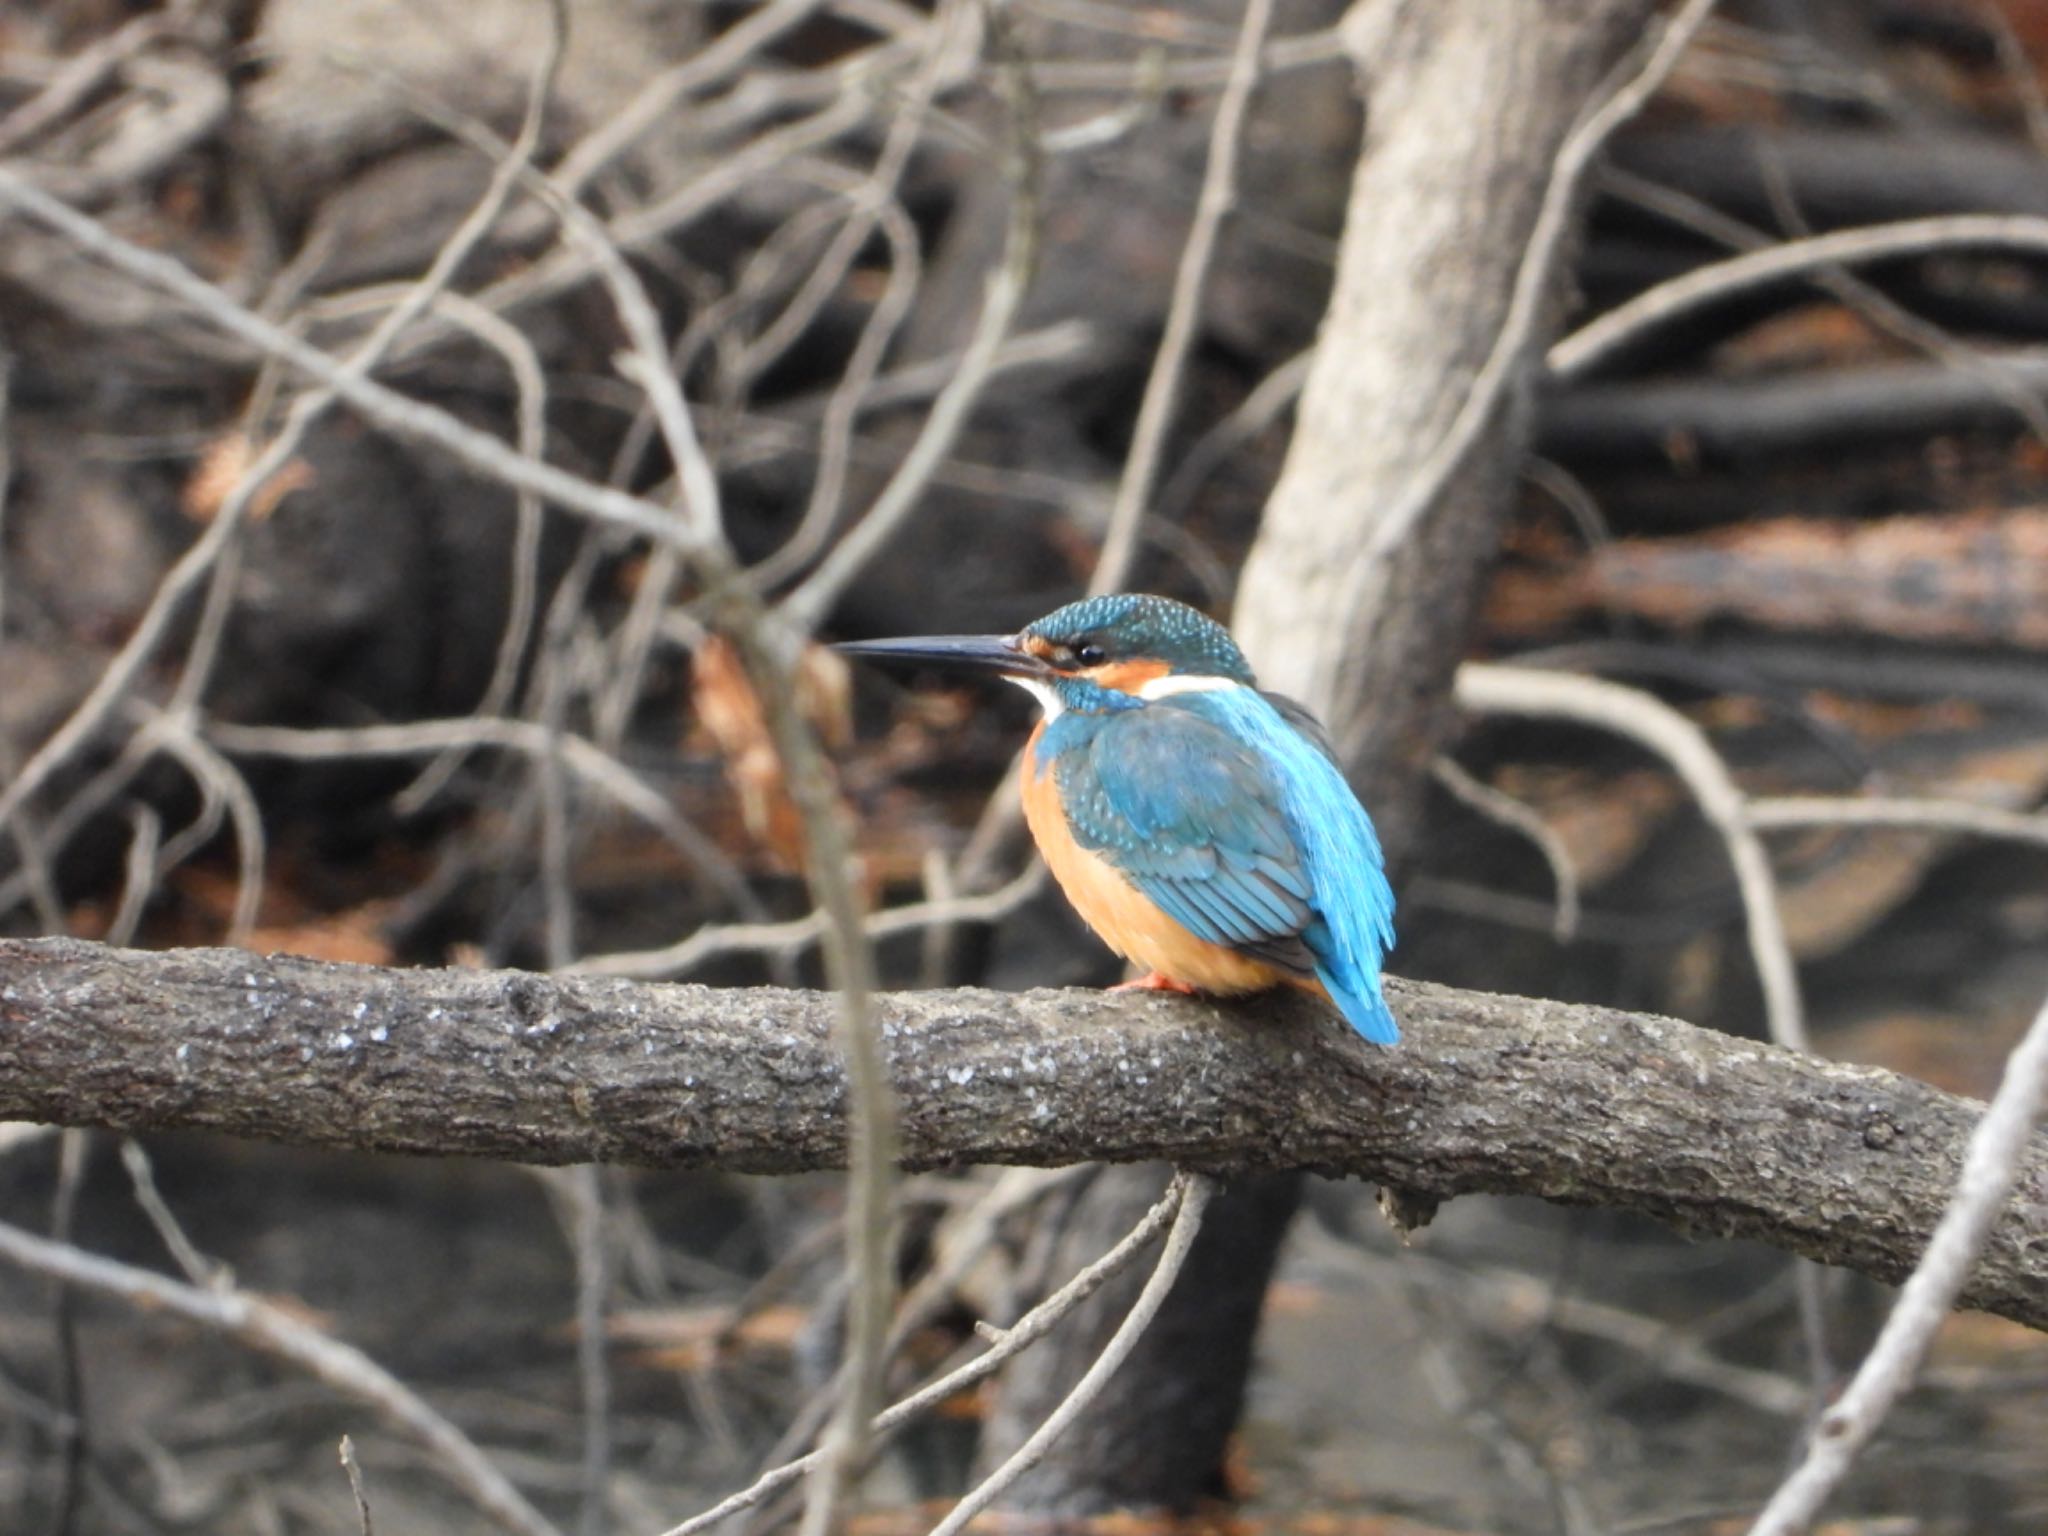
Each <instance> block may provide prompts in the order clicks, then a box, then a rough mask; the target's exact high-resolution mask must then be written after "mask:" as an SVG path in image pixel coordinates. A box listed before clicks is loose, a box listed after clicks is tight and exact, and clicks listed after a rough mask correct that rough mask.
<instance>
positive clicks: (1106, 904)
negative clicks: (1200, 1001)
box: [1024, 721, 1297, 995]
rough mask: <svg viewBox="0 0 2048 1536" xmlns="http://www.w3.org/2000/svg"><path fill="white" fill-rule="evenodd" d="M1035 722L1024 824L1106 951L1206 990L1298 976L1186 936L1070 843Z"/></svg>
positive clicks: (1242, 988)
mask: <svg viewBox="0 0 2048 1536" xmlns="http://www.w3.org/2000/svg"><path fill="white" fill-rule="evenodd" d="M1044 731H1045V722H1043V721H1040V722H1039V724H1038V727H1037V729H1035V730H1033V731H1032V733H1031V740H1030V741H1029V742H1028V743H1027V744H1026V745H1025V748H1024V820H1025V822H1026V824H1027V825H1029V826H1030V828H1031V836H1032V837H1033V838H1034V839H1035V840H1036V841H1037V843H1038V851H1039V852H1040V853H1042V854H1043V855H1044V856H1045V862H1046V865H1047V867H1048V868H1050V869H1051V870H1052V876H1053V879H1055V880H1057V881H1058V882H1059V884H1060V889H1061V890H1062V891H1064V892H1066V896H1067V900H1068V901H1070V902H1072V903H1073V904H1074V910H1075V911H1077V912H1079V913H1080V914H1081V918H1082V921H1084V922H1085V923H1087V924H1088V926H1089V927H1090V928H1093V929H1094V930H1095V932H1096V934H1097V936H1099V937H1100V938H1101V940H1102V942H1103V943H1105V944H1107V945H1108V946H1109V947H1110V948H1111V949H1113V950H1115V951H1116V952H1117V953H1118V954H1120V955H1122V956H1123V957H1124V958H1125V959H1126V960H1131V961H1134V962H1136V963H1137V964H1138V965H1140V966H1143V967H1144V968H1145V969H1146V970H1148V971H1157V972H1159V974H1160V975H1162V976H1167V977H1171V978H1172V979H1173V980H1175V981H1184V982H1186V983H1187V984H1188V985H1190V986H1194V987H1200V988H1201V989H1202V990H1203V991H1204V992H1217V993H1223V994H1226V995H1227V994H1232V993H1239V992H1260V991H1264V990H1265V989H1266V988H1267V987H1271V986H1277V985H1279V984H1280V983H1282V982H1294V981H1297V978H1295V977H1293V976H1291V975H1289V974H1288V973H1287V972H1285V971H1282V970H1280V969H1278V968H1277V967H1275V966H1272V965H1268V964H1267V963H1266V962H1265V961H1263V960H1258V959H1255V958H1253V957H1252V956H1250V955H1241V954H1239V953H1238V952H1237V951H1236V950H1234V949H1229V948H1226V947H1225V946H1224V945H1221V944H1212V943H1210V942H1209V941H1208V940H1207V939H1203V938H1198V937H1196V936H1195V935H1194V934H1192V933H1189V932H1188V931H1187V929H1185V928H1183V927H1182V926H1181V925H1180V924H1179V923H1178V922H1176V921H1175V920H1174V919H1173V918H1171V917H1169V916H1167V914H1166V913H1165V912H1163V911H1162V910H1160V908H1159V905H1158V904H1157V903H1156V902H1154V901H1153V900H1152V899H1151V898H1150V897H1149V896H1147V895H1146V894H1145V893H1144V892H1143V891H1141V890H1139V889H1138V887H1137V886H1136V885H1134V884H1132V882H1131V881H1130V880H1129V879H1128V878H1126V877H1125V875H1124V874H1123V872H1122V871H1121V870H1119V869H1118V868H1117V867H1116V866H1115V865H1114V864H1112V863H1110V862H1109V860H1108V859H1106V858H1104V857H1103V856H1102V855H1101V854H1099V853H1096V852H1094V851H1092V850H1090V849H1087V848H1083V847H1082V846H1081V845H1080V844H1079V843H1077V842H1076V841H1075V840H1074V833H1073V829H1072V828H1071V827H1070V826H1069V825H1068V822H1067V816H1066V812H1065V810H1064V809H1063V808H1062V807H1061V805H1060V790H1059V783H1058V775H1057V774H1056V773H1055V772H1054V770H1053V765H1052V764H1051V763H1046V764H1044V765H1043V766H1041V765H1040V763H1039V761H1038V741H1039V737H1040V736H1042V735H1043V734H1044Z"/></svg>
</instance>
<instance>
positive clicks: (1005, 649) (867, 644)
mask: <svg viewBox="0 0 2048 1536" xmlns="http://www.w3.org/2000/svg"><path fill="white" fill-rule="evenodd" d="M832 649H833V650H835V651H838V652H839V653H840V654H841V655H843V656H866V657H868V658H870V659H871V660H874V661H882V662H893V663H895V664H896V665H898V666H912V667H944V668H947V669H948V670H953V671H962V672H970V671H971V672H994V673H998V674H1000V675H1001V676H1004V677H1024V678H1052V677H1055V676H1057V675H1058V674H1057V673H1055V672H1054V671H1053V669H1052V668H1051V667H1050V666H1048V665H1047V664H1046V663H1045V662H1044V661H1043V660H1042V659H1041V658H1039V657H1037V656H1034V655H1032V654H1031V652H1029V651H1027V650H1025V649H1024V647H1023V645H1022V644H1021V643H1020V642H1019V640H1018V637H1017V636H1015V635H914V636H912V637H910V638H909V639H906V640H849V641H846V642H845V643H844V644H841V645H835V646H833V647H832Z"/></svg>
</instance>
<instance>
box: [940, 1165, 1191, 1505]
mask: <svg viewBox="0 0 2048 1536" xmlns="http://www.w3.org/2000/svg"><path fill="white" fill-rule="evenodd" d="M1215 1192H1216V1184H1215V1181H1214V1180H1213V1179H1209V1178H1206V1177H1204V1176H1202V1175H1200V1174H1196V1175H1193V1176H1192V1177H1190V1178H1189V1180H1188V1188H1187V1194H1186V1195H1185V1196H1184V1197H1183V1198H1182V1200H1181V1204H1180V1212H1179V1214H1177V1215H1176V1216H1175V1217H1174V1219H1173V1230H1172V1231H1171V1232H1169V1233H1168V1234H1167V1236H1166V1247H1165V1249H1164V1250H1163V1251H1162V1252H1161V1253H1160V1255H1159V1263H1158V1265H1157V1267H1156V1268H1154V1269H1153V1271H1152V1274H1151V1276H1150V1278H1148V1279H1147V1280H1146V1281H1145V1288H1144V1289H1143V1290H1141V1291H1140V1292H1139V1293H1138V1299H1137V1300H1136V1301H1134V1302H1132V1303H1131V1310H1130V1312H1129V1314H1128V1315H1127V1316H1126V1317H1125V1318H1124V1320H1123V1322H1122V1323H1121V1324H1119V1325H1118V1327H1117V1330H1116V1332H1115V1333H1114V1334H1112V1335H1111V1336H1110V1340H1109V1342H1108V1343H1107V1344H1105V1345H1104V1346H1103V1347H1102V1353H1101V1354H1099V1355H1097V1356H1096V1357H1095V1360H1094V1362H1093V1363H1092V1364H1091V1365H1090V1366H1089V1367H1088V1369H1087V1370H1086V1371H1085V1372H1084V1373H1083V1374H1082V1376H1081V1379H1080V1380H1079V1381H1077V1382H1075V1383H1074V1389H1073V1391H1071V1392H1069V1393H1068V1394H1067V1395H1066V1397H1065V1398H1064V1399H1062V1400H1061V1402H1060V1405H1059V1407H1057V1408H1055V1409H1054V1410H1053V1411H1052V1413H1051V1414H1050V1415H1048V1416H1047V1418H1046V1420H1045V1422H1044V1423H1043V1424H1041V1425H1039V1426H1038V1428H1036V1429H1035V1430H1033V1431H1032V1432H1031V1435H1030V1438H1028V1439H1027V1440H1025V1442H1024V1443H1023V1444H1022V1445H1020V1446H1018V1447H1017V1449H1016V1450H1015V1451H1013V1452H1012V1453H1011V1455H1010V1458H1009V1459H1008V1460H1007V1461H1005V1462H1004V1463H1003V1464H1002V1465H1001V1466H1000V1467H997V1468H996V1469H995V1471H994V1472H992V1473H990V1474H989V1476H988V1477H987V1478H986V1479H985V1480H984V1481H983V1482H982V1484H981V1485H980V1486H979V1487H978V1488H974V1489H972V1490H970V1491H969V1492H968V1493H967V1495H966V1496H965V1497H964V1498H962V1499H961V1500H960V1502H959V1503H958V1504H955V1505H954V1506H953V1508H952V1510H951V1511H950V1512H949V1513H948V1514H947V1515H946V1518H945V1519H943V1520H941V1521H940V1522H939V1523H938V1524H937V1525H936V1526H934V1527H933V1528H932V1536H959V1533H960V1532H961V1531H963V1530H964V1529H966V1527H967V1523H968V1521H970V1520H972V1519H973V1518H974V1517H975V1516H976V1515H978V1514H980V1513H981V1512H982V1511H983V1510H984V1509H987V1508H988V1507H989V1505H991V1504H993V1503H994V1502H995V1501H996V1500H997V1499H999V1498H1001V1497H1002V1496H1003V1493H1004V1491H1005V1490H1007V1489H1008V1488H1009V1487H1010V1485H1011V1484H1012V1483H1014V1482H1016V1481H1017V1479H1018V1478H1020V1477H1022V1476H1023V1475H1024V1474H1025V1473H1026V1472H1029V1471H1030V1470H1031V1469H1032V1468H1033V1467H1035V1466H1037V1465H1038V1464H1039V1462H1041V1461H1043V1460H1044V1459H1045V1455H1046V1452H1048V1451H1050V1450H1051V1449H1052V1447H1053V1445H1054V1444H1055V1443H1056V1442H1057V1441H1058V1440H1059V1438H1060V1436H1062V1435H1064V1434H1065V1433H1066V1432H1067V1431H1068V1430H1070V1429H1072V1428H1073V1427H1074V1421H1075V1420H1077V1419H1079V1418H1080V1417H1081V1415H1082V1414H1084V1413H1086V1412H1087V1411H1088V1405H1089V1404H1090V1403H1092V1402H1094V1401H1095V1399H1096V1397H1097V1396H1098V1395H1099V1394H1100V1393H1101V1391H1102V1389H1103V1387H1104V1386H1106V1385H1107V1384H1108V1382H1109V1378H1110V1377H1112V1376H1114V1375H1115V1374H1116V1373H1117V1371H1118V1369H1119V1368H1121V1367H1122V1365H1123V1363H1124V1361H1126V1360H1128V1359H1129V1358H1130V1355H1131V1351H1132V1350H1134V1349H1136V1348H1137V1346H1138V1340H1139V1339H1141V1338H1143V1337H1144V1335H1145V1330H1146V1329H1147V1328H1148V1327H1150V1326H1151V1324H1152V1319H1153V1318H1154V1317H1156V1316H1158V1314H1159V1309H1160V1307H1162V1306H1164V1305H1165V1303H1166V1296H1167V1293H1168V1292H1169V1291H1171V1290H1172V1289H1173V1283H1174V1281H1175V1280H1177V1279H1179V1278H1180V1271H1181V1266H1182V1265H1183V1264H1184V1263H1186V1261H1187V1256H1188V1250H1189V1249H1191V1248H1192V1247H1194V1245H1195V1238H1196V1237H1197V1236H1199V1235H1200V1233H1201V1230H1202V1213H1203V1211H1205V1210H1206V1209H1207V1208H1208V1205H1209V1197H1210V1196H1211V1195H1213V1194H1214V1193H1215Z"/></svg>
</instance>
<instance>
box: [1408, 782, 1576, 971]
mask: <svg viewBox="0 0 2048 1536" xmlns="http://www.w3.org/2000/svg"><path fill="white" fill-rule="evenodd" d="M1429 771H1430V775H1431V776H1432V777H1433V778H1434V779H1435V780H1436V781H1437V783H1439V784H1441V785H1442V786H1443V787H1444V788H1445V789H1446V790H1447V791H1449V793H1450V794H1451V795H1453V796H1454V797H1455V798H1456V799H1457V800H1458V802H1459V803H1460V804H1462V805H1465V806H1468V807H1470V808H1471V809H1472V810H1474V811H1477V812H1478V813H1479V814H1480V815H1481V816H1484V817H1485V818H1486V819H1487V820H1488V821H1491V822H1493V823H1495V824H1496V825H1498V826H1502V827H1505V828H1507V829H1508V830H1509V831H1510V832H1515V833H1518V834H1520V835H1521V836H1522V837H1523V838H1525V839H1527V841H1528V842H1529V843H1530V845H1531V846H1532V847H1534V848H1535V850H1536V851H1537V852H1538V853H1539V854H1541V855H1542V856H1543V862H1544V863H1545V864H1547V865H1548V866H1549V867H1550V882H1551V885H1552V887H1553V888H1554V889H1555V891H1556V899H1555V904H1554V906H1553V911H1554V913H1555V916H1554V917H1553V918H1552V920H1551V925H1550V934H1551V937H1552V938H1554V939H1556V940H1557V942H1558V943H1560V944H1569V943H1571V941H1572V938H1573V936H1574V935H1575V934H1576V933H1577V932H1578V930H1579V872H1578V870H1577V869H1576V868H1574V867H1573V865H1572V855H1571V850H1570V849H1569V848H1567V847H1565V844H1564V839H1563V838H1561V837H1559V836H1558V835H1557V833H1556V831H1555V830H1554V829H1553V828H1552V827H1551V825H1550V823H1549V822H1547V821H1545V820H1544V819H1543V818H1542V817H1541V816H1539V815H1537V814H1536V812H1535V811H1533V810H1532V809H1530V808H1529V807H1528V806H1527V805H1525V804H1523V803H1522V802H1521V801H1520V800H1517V799H1516V798H1515V797H1514V796H1513V795H1510V794H1507V793H1505V792H1504V791H1502V790H1498V789H1496V788H1494V787H1493V785H1491V784H1488V783H1487V782H1485V781H1484V780H1483V779H1479V778H1475V777H1474V776H1473V775H1472V774H1470V773H1468V772H1466V770H1465V768H1464V766H1463V765H1462V764H1460V763H1459V762H1458V761H1457V760H1456V759H1455V758H1451V757H1445V756H1438V757H1437V758H1436V760H1435V761H1434V762H1432V763H1431V764H1430V765H1429Z"/></svg>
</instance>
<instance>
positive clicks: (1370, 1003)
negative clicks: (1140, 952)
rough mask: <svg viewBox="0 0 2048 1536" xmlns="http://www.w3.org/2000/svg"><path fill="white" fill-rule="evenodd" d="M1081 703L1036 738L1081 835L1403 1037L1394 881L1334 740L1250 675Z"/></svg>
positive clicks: (1222, 937) (1043, 766)
mask: <svg viewBox="0 0 2048 1536" xmlns="http://www.w3.org/2000/svg"><path fill="white" fill-rule="evenodd" d="M1105 692H1107V690H1105ZM1075 702H1076V703H1077V704H1081V705H1084V706H1085V705H1086V704H1091V703H1092V704H1094V705H1095V707H1094V708H1087V707H1080V708H1063V709H1061V710H1060V711H1059V712H1058V713H1057V714H1056V715H1054V716H1053V718H1052V719H1051V720H1049V721H1048V722H1047V724H1046V725H1045V726H1044V727H1043V728H1042V731H1041V734H1040V736H1039V738H1038V741H1037V747H1036V771H1037V772H1040V773H1044V772H1050V773H1051V774H1052V775H1053V777H1054V779H1055V782H1056V784H1057V788H1058V795H1059V801H1060V808H1061V810H1062V812H1063V813H1064V816H1065V819H1066V822H1067V824H1068V826H1069V828H1070V829H1071V832H1072V836H1073V838H1074V840H1075V842H1076V843H1078V844H1079V846H1080V847H1081V848H1083V849H1086V850H1089V851H1090V852H1093V853H1096V854H1099V855H1100V856H1101V857H1102V858H1104V859H1105V860H1106V861H1107V862H1108V863H1110V864H1111V865H1113V866H1115V868H1116V869H1117V870H1118V871H1119V872H1120V873H1121V874H1122V876H1123V877H1124V878H1125V879H1126V880H1128V881H1129V882H1131V884H1132V885H1134V886H1135V887H1137V889H1138V890H1140V891H1141V892H1142V893H1143V894H1144V895H1145V896H1146V897H1147V898H1149V900H1150V901H1151V902H1153V903H1154V904H1156V905H1157V906H1158V907H1159V909H1160V910H1161V911H1163V912H1164V913H1165V914H1166V915H1167V916H1168V917H1169V918H1171V919H1172V920H1173V921H1174V922H1176V923H1178V924H1179V925H1180V926H1181V927H1182V928H1184V929H1185V930H1187V932H1188V933H1190V934H1192V935H1193V936H1195V937H1196V938H1198V939H1201V940H1204V941H1206V942H1208V943H1210V944H1215V945H1220V946H1223V947H1224V948H1226V949H1229V950H1231V951H1234V952H1236V953H1238V954H1243V955H1249V956H1252V957H1255V958H1257V959H1258V960H1260V961H1262V962H1264V963H1266V964H1267V965H1269V966H1271V967H1272V968H1273V969H1274V970H1275V971H1277V972H1279V973H1281V976H1282V977H1285V978H1301V977H1306V976H1313V977H1314V978H1315V979H1316V980H1317V981H1319V982H1320V983H1321V984H1322V987H1323V990H1325V991H1326V992H1327V993H1328V994H1329V997H1330V1000H1331V1001H1332V1002H1333V1003H1334V1004H1335V1005H1336V1006H1337V1008H1338V1010H1339V1011H1340V1012H1342V1013H1343V1015H1344V1017H1345V1018H1346V1019H1348V1020H1349V1021H1350V1022H1351V1024H1352V1026H1353V1027H1354V1028H1356V1029H1357V1030H1358V1032H1359V1033H1360V1034H1362V1035H1364V1036H1365V1038H1366V1039H1368V1040H1372V1041H1375V1042H1378V1043H1380V1044H1391V1043H1392V1042H1393V1041H1395V1040H1396V1039H1398V1038H1399V1033H1400V1032H1399V1030H1398V1029H1397V1028H1396V1026H1395V1023H1394V1018H1393V1015H1392V1014H1391V1013H1390V1012H1389V1011H1388V1009H1387V1005H1386V1001H1385V999H1384V997H1383V996H1382V994H1381V986H1380V974H1381V962H1382V959H1383V957H1384V956H1385V954H1386V952H1387V951H1388V950H1389V949H1390V948H1392V946H1393V942H1394V927H1393V923H1394V894H1393V891H1392V889H1391V888H1390V887H1389V885H1388V883H1387V877H1386V871H1385V866H1384V860H1383V858H1382V855H1381V851H1380V845H1379V839H1378V837H1377V836H1375V835H1374V832H1373V828H1372V822H1371V820H1370V819H1369V818H1368V817H1367V815H1366V812H1365V808H1364V807H1363V806H1362V805H1360V804H1359V801H1358V797H1357V796H1356V795H1355V794H1353V793H1352V791H1351V786H1350V785H1349V784H1347V783H1346V782H1345V780H1344V776H1343V775H1342V773H1340V772H1339V771H1338V768H1337V765H1336V763H1335V762H1334V761H1333V760H1332V759H1331V757H1330V756H1329V754H1328V752H1327V751H1326V749H1325V748H1324V747H1323V746H1322V744H1321V743H1320V742H1319V741H1317V740H1315V739H1313V738H1312V737H1311V736H1309V735H1308V734H1307V733H1306V732H1305V731H1304V729H1303V728H1302V726H1300V725H1298V724H1296V723H1295V722H1294V721H1293V720H1291V719H1289V718H1288V717H1287V715H1285V714H1283V713H1282V712H1281V709H1280V708H1279V707H1277V706H1276V705H1275V703H1274V702H1273V701H1272V700H1271V699H1270V698H1268V697H1267V696H1266V695H1265V694H1262V693H1260V692H1259V691H1258V690H1257V689H1256V688H1252V687H1248V686H1241V685H1240V686H1225V687H1214V688H1201V689H1191V690H1188V691H1180V692H1172V693H1166V694H1163V695H1162V696H1159V697H1156V698H1153V699H1149V700H1148V699H1144V698H1142V697H1134V696H1131V695H1119V696H1118V697H1117V698H1115V699H1108V698H1104V699H1100V700H1096V699H1077V700H1076V701H1075ZM1041 841H1044V839H1043V838H1041ZM1048 855H1049V857H1050V856H1051V850H1050V849H1048ZM1054 867H1055V870H1056V872H1057V871H1059V868H1060V865H1059V861H1058V860H1057V859H1054ZM1062 884H1065V885H1067V886H1068V890H1069V894H1070V895H1071V896H1074V897H1075V898H1076V904H1077V905H1080V906H1082V907H1083V910H1084V913H1086V914H1087V915H1089V916H1090V920H1091V921H1095V918H1094V915H1093V914H1092V913H1088V912H1087V907H1088V903H1087V902H1086V900H1085V899H1084V898H1083V897H1082V895H1081V893H1080V892H1079V891H1077V890H1075V889H1074V885H1073V882H1071V881H1070V880H1069V879H1068V878H1067V877H1066V876H1065V875H1064V874H1062ZM1101 926H1103V925H1101V924H1099V923H1098V927H1101ZM1120 947H1122V946H1120ZM1148 963H1151V962H1148ZM1190 979H1194V980H1197V981H1203V978H1201V977H1195V978H1190ZM1204 984H1207V985H1212V986H1213V983H1206V982H1205V983H1204ZM1215 989H1216V990H1247V989H1241V988H1237V987H1229V988H1221V987H1218V988H1215Z"/></svg>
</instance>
